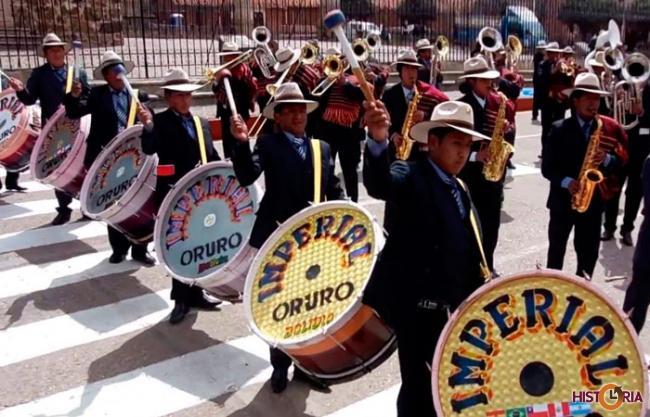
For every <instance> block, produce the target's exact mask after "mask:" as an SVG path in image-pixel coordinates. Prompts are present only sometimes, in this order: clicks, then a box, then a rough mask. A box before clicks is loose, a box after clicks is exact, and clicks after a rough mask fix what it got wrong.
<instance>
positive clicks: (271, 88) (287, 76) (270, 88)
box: [248, 64, 299, 138]
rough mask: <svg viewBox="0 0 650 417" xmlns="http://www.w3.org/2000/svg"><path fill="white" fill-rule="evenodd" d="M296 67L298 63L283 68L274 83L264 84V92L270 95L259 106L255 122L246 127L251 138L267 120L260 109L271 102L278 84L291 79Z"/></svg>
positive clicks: (255, 135)
mask: <svg viewBox="0 0 650 417" xmlns="http://www.w3.org/2000/svg"><path fill="white" fill-rule="evenodd" d="M298 67H299V65H295V64H294V65H292V66H290V67H289V68H287V69H286V70H284V72H283V73H282V74H281V75H280V78H278V80H277V81H276V82H275V83H273V84H269V85H267V86H266V92H267V93H269V95H270V96H271V97H269V99H268V100H267V102H266V104H265V105H264V107H261V108H260V115H259V116H258V117H257V119H256V120H255V123H253V124H252V125H251V127H250V129H248V136H249V137H251V138H256V137H258V136H259V135H260V133H262V129H263V128H264V125H265V124H266V120H267V119H266V117H264V116H262V110H264V108H265V107H266V106H268V105H269V104H271V102H272V101H273V99H275V93H277V92H278V88H279V87H280V86H281V85H282V84H283V83H284V82H285V81H288V80H290V79H291V77H292V76H293V74H294V73H295V72H296V70H297V69H298Z"/></svg>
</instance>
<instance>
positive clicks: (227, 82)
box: [223, 77, 237, 116]
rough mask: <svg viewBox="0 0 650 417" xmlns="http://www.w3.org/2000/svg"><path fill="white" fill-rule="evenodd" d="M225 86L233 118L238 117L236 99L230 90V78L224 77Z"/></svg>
mask: <svg viewBox="0 0 650 417" xmlns="http://www.w3.org/2000/svg"><path fill="white" fill-rule="evenodd" d="M223 86H224V88H225V89H226V97H227V98H228V106H229V107H230V111H231V112H232V115H233V116H237V106H236V105H235V98H234V97H233V95H232V89H231V88H230V80H229V79H228V77H223Z"/></svg>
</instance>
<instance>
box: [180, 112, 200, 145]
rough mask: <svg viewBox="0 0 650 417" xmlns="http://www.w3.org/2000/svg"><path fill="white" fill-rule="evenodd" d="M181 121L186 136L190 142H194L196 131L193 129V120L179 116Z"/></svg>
mask: <svg viewBox="0 0 650 417" xmlns="http://www.w3.org/2000/svg"><path fill="white" fill-rule="evenodd" d="M181 119H182V120H183V127H184V128H185V131H186V132H187V135H188V136H189V137H190V138H191V139H192V140H196V130H195V129H194V120H193V119H192V118H191V117H183V116H181Z"/></svg>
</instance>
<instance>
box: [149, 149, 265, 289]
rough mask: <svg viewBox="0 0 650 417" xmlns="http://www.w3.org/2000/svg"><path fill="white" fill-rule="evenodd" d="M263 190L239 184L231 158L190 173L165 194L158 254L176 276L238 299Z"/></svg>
mask: <svg viewBox="0 0 650 417" xmlns="http://www.w3.org/2000/svg"><path fill="white" fill-rule="evenodd" d="M261 195H262V191H261V189H260V187H259V186H257V185H256V184H254V185H252V186H249V187H243V186H242V185H241V184H240V183H239V181H238V180H237V177H236V176H235V172H234V171H233V168H232V164H231V163H229V162H210V163H208V164H205V165H202V166H200V167H198V168H195V169H194V170H192V171H190V172H188V173H187V174H186V175H185V176H184V177H183V178H181V179H180V180H179V181H178V182H177V183H176V184H175V185H174V187H172V189H171V191H169V193H167V196H166V197H165V200H164V201H163V203H162V205H161V207H160V210H159V211H158V218H157V220H156V228H155V230H154V242H155V245H156V254H157V256H158V259H159V260H160V262H161V263H162V264H163V265H164V266H165V268H166V269H167V271H168V272H169V273H170V274H171V275H172V276H173V277H174V278H175V279H177V280H179V281H181V282H184V283H186V284H189V285H195V284H196V285H200V286H201V287H202V288H204V289H206V290H208V291H209V292H210V293H212V294H214V295H216V296H217V297H219V298H221V299H223V300H228V301H239V300H241V295H242V293H243V290H244V282H245V278H246V273H247V272H248V266H249V265H250V263H251V262H252V261H253V258H254V257H255V252H256V250H255V249H254V248H252V247H251V246H250V245H248V238H249V236H250V233H251V231H252V229H253V223H254V221H255V213H256V212H257V208H258V205H259V201H260V199H261Z"/></svg>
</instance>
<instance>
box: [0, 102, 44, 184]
mask: <svg viewBox="0 0 650 417" xmlns="http://www.w3.org/2000/svg"><path fill="white" fill-rule="evenodd" d="M10 96H13V99H10V98H9V97H10ZM2 97H3V102H4V100H5V99H6V100H9V101H10V102H12V100H13V102H14V103H16V104H18V105H19V106H21V107H22V108H21V110H20V112H21V113H22V114H21V116H20V121H19V123H18V124H17V125H16V126H15V130H14V133H12V134H11V135H10V137H9V138H8V139H5V140H3V141H2V142H0V165H2V166H4V167H5V168H6V169H7V171H10V172H21V171H25V170H26V169H28V168H29V160H30V157H31V154H32V150H33V149H34V146H35V145H36V141H37V139H38V135H39V132H40V107H39V106H38V105H34V106H29V107H26V106H24V105H23V104H22V103H20V102H19V101H18V98H17V97H16V96H15V92H14V90H12V89H6V90H4V91H3V92H2Z"/></svg>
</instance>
